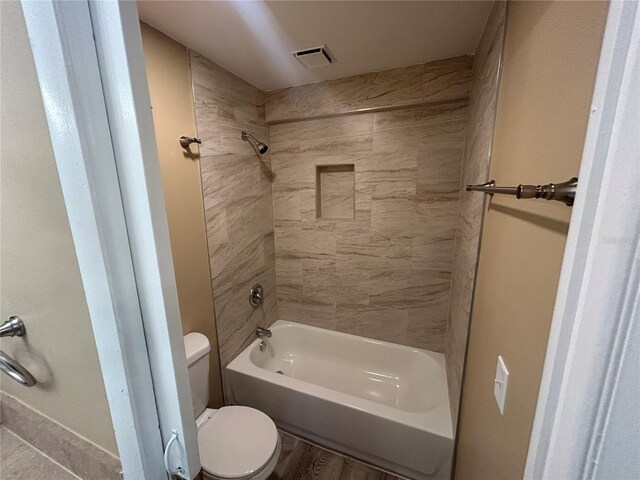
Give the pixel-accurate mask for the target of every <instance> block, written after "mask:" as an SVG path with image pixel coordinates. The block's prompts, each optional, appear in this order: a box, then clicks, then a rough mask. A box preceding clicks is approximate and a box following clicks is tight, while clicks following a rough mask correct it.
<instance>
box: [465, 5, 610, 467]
mask: <svg viewBox="0 0 640 480" xmlns="http://www.w3.org/2000/svg"><path fill="white" fill-rule="evenodd" d="M606 13H607V4H606V3H597V2H575V3H574V2H553V3H547V2H513V3H510V4H509V8H508V17H507V18H508V20H507V34H506V43H505V53H504V66H503V71H502V79H501V83H500V93H499V99H498V112H497V119H496V131H495V138H494V146H493V157H492V160H491V172H490V177H491V178H494V179H495V180H496V181H497V182H499V183H501V184H507V185H513V184H515V185H517V184H518V183H523V182H524V183H527V182H528V183H544V182H549V181H563V180H566V179H568V178H569V177H571V176H573V175H576V174H577V173H578V168H579V164H580V158H581V154H582V148H583V143H584V135H585V130H586V126H587V121H588V117H589V106H590V101H591V96H592V92H593V85H594V78H595V72H596V67H597V63H598V58H599V53H600V45H601V42H602V35H603V31H604V30H603V29H604V24H605V20H606ZM570 215H571V209H570V208H568V207H566V206H564V205H563V204H560V203H556V202H554V203H548V202H546V201H539V200H538V201H535V200H520V201H519V200H515V199H513V198H508V197H499V196H495V197H494V198H493V200H492V201H491V203H490V205H489V208H488V211H487V213H486V216H485V224H484V230H483V236H482V247H481V252H480V260H479V270H478V279H477V287H476V295H475V301H474V306H473V311H472V319H471V329H470V338H469V351H468V357H467V366H466V372H465V378H464V384H463V392H462V404H461V417H460V427H459V435H458V452H457V461H456V467H455V478H456V479H457V480H462V479H474V480H482V479H491V480H496V479H515V478H522V474H523V469H524V464H525V460H526V453H527V447H528V444H529V436H530V433H531V426H532V422H533V416H534V411H535V406H536V400H537V395H538V389H539V384H540V376H541V372H542V366H543V361H544V355H545V349H546V346H547V339H548V333H549V325H550V321H551V315H552V310H553V305H554V301H555V293H556V287H557V282H558V276H559V272H560V267H561V263H562V255H563V250H564V246H565V240H566V234H567V228H568V222H569V218H570ZM498 355H503V357H504V359H505V362H506V365H507V367H508V368H509V371H510V377H509V392H508V396H507V402H506V410H505V415H504V416H501V415H500V413H499V412H498V409H497V406H496V404H495V401H494V398H493V378H494V373H495V368H496V358H497V356H498Z"/></svg>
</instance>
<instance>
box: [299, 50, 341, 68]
mask: <svg viewBox="0 0 640 480" xmlns="http://www.w3.org/2000/svg"><path fill="white" fill-rule="evenodd" d="M291 55H293V56H294V57H296V59H297V60H298V61H299V62H300V63H301V64H302V65H304V66H305V67H307V68H318V67H326V66H327V65H331V64H332V63H335V59H334V57H333V55H332V54H331V52H330V51H329V49H328V48H327V46H326V45H322V46H320V47H312V48H305V49H304V50H298V51H297V52H291Z"/></svg>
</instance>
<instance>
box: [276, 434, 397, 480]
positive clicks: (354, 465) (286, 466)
mask: <svg viewBox="0 0 640 480" xmlns="http://www.w3.org/2000/svg"><path fill="white" fill-rule="evenodd" d="M280 437H281V441H282V452H281V453H280V460H279V461H278V465H277V466H276V469H275V470H274V472H273V474H271V476H270V477H269V480H401V477H396V476H395V475H391V474H389V473H385V472H383V471H381V470H378V469H376V468H374V467H370V466H369V465H365V464H364V463H360V462H358V461H356V460H353V459H351V458H347V457H343V456H342V455H338V454H337V453H333V452H330V451H328V450H325V449H323V448H320V447H316V446H315V445H311V444H310V443H308V442H305V441H304V440H300V439H299V438H296V437H294V436H291V435H288V434H286V433H284V432H282V431H281V432H280Z"/></svg>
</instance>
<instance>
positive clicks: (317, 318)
mask: <svg viewBox="0 0 640 480" xmlns="http://www.w3.org/2000/svg"><path fill="white" fill-rule="evenodd" d="M455 61H456V62H460V60H459V59H458V60H455ZM445 63H446V62H445ZM421 68H422V66H421ZM389 86H390V88H396V87H393V85H392V84H391V83H390V84H389ZM296 88H298V87H296ZM376 88H377V86H376ZM402 88H403V89H404V91H403V92H398V95H400V96H403V95H405V94H406V96H407V98H408V97H409V96H410V94H411V95H413V93H411V92H412V89H415V88H418V87H417V86H416V85H415V84H412V83H411V82H407V83H405V84H403V87H402ZM420 88H422V87H420ZM465 92H466V90H461V91H460V92H459V96H461V97H463V98H462V99H459V100H457V101H454V102H448V103H446V104H436V105H421V106H415V107H410V108H402V109H397V110H393V111H380V112H375V113H361V114H353V115H344V116H338V117H332V118H319V119H310V120H304V121H296V122H289V123H281V124H276V125H271V141H272V143H273V145H272V149H271V151H272V157H271V158H272V169H273V184H272V185H273V198H274V219H275V244H276V258H277V262H276V263H277V275H276V277H277V280H276V282H277V286H278V313H279V316H280V318H282V319H285V320H291V321H295V322H301V323H307V324H310V325H315V326H320V327H323V328H330V329H336V330H339V331H342V332H346V333H353V334H357V335H363V336H366V337H371V338H377V339H381V340H386V341H390V342H395V343H400V344H404V345H411V346H415V347H420V348H426V349H430V350H435V351H439V352H442V351H443V349H444V339H445V332H446V320H447V309H448V305H449V291H450V283H451V272H452V268H453V251H454V240H455V229H456V223H457V212H458V196H459V185H460V173H461V166H462V153H463V146H464V137H465V125H466V121H467V117H466V110H467V109H466V103H467V101H466V99H465V98H464V96H465V95H466V93H465ZM414 93H415V92H414ZM403 98H404V97H403ZM390 99H391V96H389V97H388V100H389V101H391V100H390ZM310 114H314V112H311V113H310ZM303 116H304V115H303ZM337 165H342V166H344V165H348V166H352V167H353V175H354V181H355V185H353V192H354V195H355V198H354V199H351V198H349V202H350V203H349V204H348V205H347V204H346V203H345V206H344V211H343V212H338V213H335V208H334V211H333V212H334V214H333V216H338V217H349V218H318V215H317V214H318V212H317V211H316V208H317V203H318V199H317V198H316V195H317V193H318V192H317V190H316V188H317V179H316V174H317V172H318V167H319V166H320V167H326V166H337ZM321 171H322V170H321ZM325 181H326V182H329V181H331V178H327V179H325ZM336 181H338V180H336ZM348 181H353V180H351V179H350V178H349V180H348ZM339 182H340V184H337V185H334V187H335V188H336V189H343V191H344V188H346V187H345V185H347V181H345V178H341V179H340V180H339ZM322 188H323V189H324V188H325V186H322Z"/></svg>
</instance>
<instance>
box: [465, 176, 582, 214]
mask: <svg viewBox="0 0 640 480" xmlns="http://www.w3.org/2000/svg"><path fill="white" fill-rule="evenodd" d="M577 188H578V177H573V178H570V179H569V180H567V181H566V182H562V183H548V184H546V185H518V186H517V187H496V182H495V181H494V180H491V181H489V182H487V183H483V184H482V185H467V192H484V193H488V194H489V195H491V196H493V194H494V193H501V194H504V195H515V197H516V198H544V199H546V200H557V201H558V202H562V203H564V204H565V205H567V206H569V207H570V206H572V205H573V200H574V198H575V196H576V189H577Z"/></svg>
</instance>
